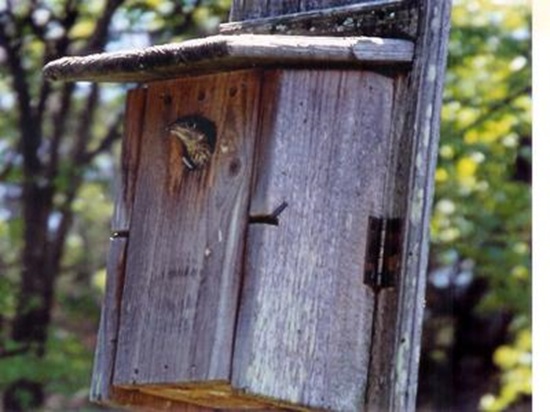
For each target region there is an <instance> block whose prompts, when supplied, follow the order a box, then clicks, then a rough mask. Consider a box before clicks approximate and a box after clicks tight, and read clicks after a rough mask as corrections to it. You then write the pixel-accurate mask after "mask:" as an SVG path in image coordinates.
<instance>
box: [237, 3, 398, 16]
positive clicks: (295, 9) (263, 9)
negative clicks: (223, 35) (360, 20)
mask: <svg viewBox="0 0 550 412" xmlns="http://www.w3.org/2000/svg"><path fill="white" fill-rule="evenodd" d="M398 1H399V0H398ZM353 3H373V4H383V3H386V4H389V5H391V4H393V3H396V1H395V0H270V1H268V2H263V1H258V0H233V5H232V7H231V14H230V20H231V21H238V20H251V19H258V18H263V17H270V16H280V15H285V14H291V13H300V12H308V11H312V10H322V9H331V8H335V7H339V6H344V5H349V4H353Z"/></svg>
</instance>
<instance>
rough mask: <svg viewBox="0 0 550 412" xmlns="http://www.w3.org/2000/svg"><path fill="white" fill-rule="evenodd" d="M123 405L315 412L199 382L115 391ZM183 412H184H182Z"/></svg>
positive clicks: (139, 386)
mask: <svg viewBox="0 0 550 412" xmlns="http://www.w3.org/2000/svg"><path fill="white" fill-rule="evenodd" d="M113 398H114V399H116V402H117V403H118V404H119V405H127V406H132V405H144V404H149V405H150V406H154V408H155V409H154V410H177V411H181V410H183V411H185V410H189V411H195V410H196V411H212V410H216V411H219V412H223V411H228V412H229V411H236V410H250V411H268V410H273V411H275V410H284V411H301V412H307V411H313V410H312V409H309V408H304V407H300V406H298V405H292V404H289V403H285V402H281V401H278V400H275V399H269V398H266V397H264V396H255V395H252V394H245V393H243V392H240V391H236V390H234V389H233V388H231V386H230V385H229V383H228V382H221V381H219V382H196V383H187V384H182V385H177V384H173V385H162V386H155V385H137V386H136V385H134V386H128V387H115V388H113ZM180 408H181V409H180Z"/></svg>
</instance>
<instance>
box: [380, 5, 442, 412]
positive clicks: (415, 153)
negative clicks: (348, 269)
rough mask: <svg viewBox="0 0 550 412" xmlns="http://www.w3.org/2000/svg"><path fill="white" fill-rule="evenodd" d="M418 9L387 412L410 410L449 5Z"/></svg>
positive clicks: (413, 402) (413, 397) (403, 111)
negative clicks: (399, 267)
mask: <svg viewBox="0 0 550 412" xmlns="http://www.w3.org/2000/svg"><path fill="white" fill-rule="evenodd" d="M418 4H419V9H420V10H421V11H422V13H420V14H419V16H420V17H419V18H420V21H419V28H420V30H419V35H418V40H417V43H416V47H417V52H416V53H417V56H418V57H417V58H415V62H414V65H413V69H412V71H411V72H410V79H408V80H409V83H408V84H409V90H408V93H407V98H406V99H405V100H403V101H402V102H401V104H402V105H403V107H402V109H401V110H400V113H401V116H405V120H404V127H403V130H404V131H405V133H410V131H413V132H414V135H413V136H414V137H413V142H412V146H411V147H412V150H411V152H410V155H409V159H410V163H409V164H410V172H409V176H410V177H409V180H408V182H409V183H408V188H407V201H406V204H407V212H406V217H407V222H406V225H405V226H406V231H405V240H404V251H405V253H404V254H403V262H402V267H403V270H402V273H403V275H402V276H403V277H402V281H401V283H400V285H399V299H398V302H399V306H398V312H397V324H396V338H395V340H394V355H393V360H394V361H393V365H392V373H391V384H390V385H388V391H389V393H388V399H389V407H390V410H392V411H410V410H414V409H415V407H416V389H417V384H418V363H419V357H420V345H421V334H422V318H423V313H424V295H425V287H426V271H427V266H428V251H429V227H430V218H431V210H432V201H433V193H434V172H435V166H436V163H437V151H438V145H439V122H440V114H441V101H442V97H443V85H444V81H445V67H446V61H447V45H448V37H449V30H450V14H451V7H452V1H451V0H443V1H442V0H419V1H418Z"/></svg>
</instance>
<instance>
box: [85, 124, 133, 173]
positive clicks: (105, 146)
mask: <svg viewBox="0 0 550 412" xmlns="http://www.w3.org/2000/svg"><path fill="white" fill-rule="evenodd" d="M122 121H123V115H122V113H119V115H118V116H117V118H116V120H115V121H114V122H113V123H112V124H111V127H110V128H109V130H108V131H107V133H106V134H105V136H104V137H103V138H102V139H101V141H100V142H99V145H98V146H97V147H96V148H95V149H93V150H91V151H89V152H87V153H85V154H84V157H83V163H85V164H89V163H90V162H91V161H92V160H93V159H94V157H96V156H97V155H99V154H100V153H102V152H105V151H107V150H109V149H110V148H111V146H112V145H113V143H115V142H116V141H117V140H119V139H120V137H121V133H120V132H119V126H120V124H121V122H122Z"/></svg>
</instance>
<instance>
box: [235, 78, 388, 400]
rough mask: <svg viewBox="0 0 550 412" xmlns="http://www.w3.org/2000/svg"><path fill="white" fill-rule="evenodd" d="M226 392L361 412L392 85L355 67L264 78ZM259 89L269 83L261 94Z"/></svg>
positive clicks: (368, 344) (384, 79)
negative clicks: (373, 225)
mask: <svg viewBox="0 0 550 412" xmlns="http://www.w3.org/2000/svg"><path fill="white" fill-rule="evenodd" d="M265 84H266V87H264V90H263V98H262V105H261V107H262V129H261V132H260V140H259V142H258V153H257V163H256V164H257V165H258V167H257V169H256V177H255V184H254V189H253V194H252V198H251V205H250V211H251V214H252V215H255V214H265V213H269V211H271V210H273V209H275V208H276V207H277V206H278V205H279V204H280V203H281V202H283V201H286V202H287V203H288V205H289V206H288V208H287V209H286V210H285V211H284V212H283V213H282V214H281V216H280V217H279V221H280V223H279V226H269V225H261V224H254V225H250V227H249V231H248V237H247V249H246V254H245V261H246V266H245V278H244V286H243V291H242V294H241V304H240V311H239V320H238V325H237V338H236V346H235V358H234V360H233V385H234V386H235V387H236V388H238V389H242V390H245V391H246V392H247V393H257V394H262V395H264V396H269V397H273V398H277V399H282V400H285V401H289V402H293V403H298V404H301V405H307V406H309V407H315V408H323V409H330V410H338V411H357V410H362V407H363V403H364V397H365V388H366V381H367V375H368V352H369V346H370V332H371V324H372V312H373V303H374V296H373V293H372V291H371V290H370V289H369V288H368V287H367V286H366V285H365V284H364V283H363V271H364V264H365V262H364V260H365V253H366V242H367V224H368V216H369V215H370V214H374V215H378V214H379V213H380V212H381V211H382V206H383V192H384V190H383V189H384V182H385V175H386V173H387V167H386V163H387V159H388V153H389V152H388V151H389V131H390V118H391V113H392V98H393V95H392V94H393V81H392V79H391V78H387V77H385V76H381V75H378V74H374V73H370V72H361V71H347V72H343V71H307V72H303V71H280V72H272V73H270V74H269V77H268V78H267V79H266V83H265ZM268 85H269V87H267V86H268Z"/></svg>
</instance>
